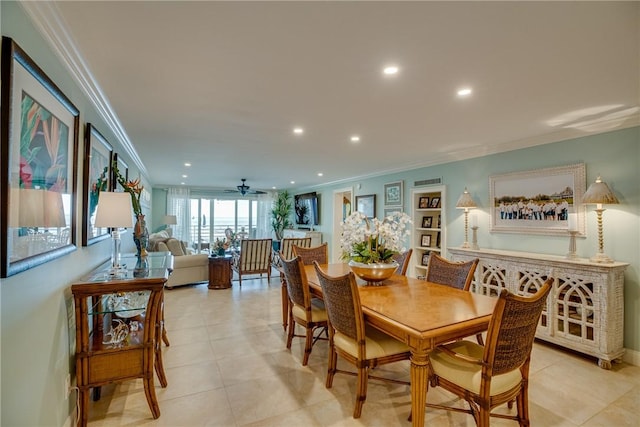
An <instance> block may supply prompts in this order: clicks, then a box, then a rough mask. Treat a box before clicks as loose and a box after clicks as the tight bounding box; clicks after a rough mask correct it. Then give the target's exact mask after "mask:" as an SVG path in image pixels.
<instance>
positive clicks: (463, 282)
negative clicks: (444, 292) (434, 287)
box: [427, 252, 479, 291]
mask: <svg viewBox="0 0 640 427" xmlns="http://www.w3.org/2000/svg"><path fill="white" fill-rule="evenodd" d="M478 262H479V259H478V258H476V259H474V260H471V261H466V262H451V261H449V260H447V259H445V258H443V257H441V256H440V255H438V254H436V253H434V252H431V254H430V255H429V264H428V266H427V281H428V282H434V283H439V284H441V285H447V286H451V287H454V288H457V289H463V290H465V291H468V290H469V287H470V286H471V281H472V280H473V273H475V271H476V266H477V265H478Z"/></svg>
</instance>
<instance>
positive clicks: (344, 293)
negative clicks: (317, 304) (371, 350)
mask: <svg viewBox="0 0 640 427" xmlns="http://www.w3.org/2000/svg"><path fill="white" fill-rule="evenodd" d="M313 264H314V266H315V269H316V273H317V275H318V281H319V282H320V287H321V288H322V299H323V300H324V305H325V308H326V310H327V317H328V318H329V323H330V324H331V326H332V327H333V328H334V329H335V330H336V331H338V332H339V333H341V334H343V335H345V336H347V337H349V338H352V339H354V340H356V341H359V340H360V339H364V320H363V316H362V307H361V306H360V294H359V293H358V285H357V284H356V278H355V276H354V275H353V272H349V273H347V274H345V275H343V276H336V277H333V276H328V275H327V274H326V273H325V272H324V271H322V269H321V268H320V266H319V265H318V262H314V263H313Z"/></svg>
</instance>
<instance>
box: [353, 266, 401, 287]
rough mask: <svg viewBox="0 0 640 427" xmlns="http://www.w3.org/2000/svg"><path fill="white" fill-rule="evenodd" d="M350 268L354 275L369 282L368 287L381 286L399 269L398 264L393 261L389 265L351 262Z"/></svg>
mask: <svg viewBox="0 0 640 427" xmlns="http://www.w3.org/2000/svg"><path fill="white" fill-rule="evenodd" d="M349 267H351V271H353V274H355V275H356V276H358V277H359V278H361V279H362V280H364V281H365V282H367V284H368V285H380V284H381V283H380V282H382V281H383V280H386V279H388V278H389V277H391V276H393V273H395V272H396V270H397V269H398V263H397V262H395V261H393V262H391V263H388V264H381V263H373V264H363V263H361V262H355V261H349Z"/></svg>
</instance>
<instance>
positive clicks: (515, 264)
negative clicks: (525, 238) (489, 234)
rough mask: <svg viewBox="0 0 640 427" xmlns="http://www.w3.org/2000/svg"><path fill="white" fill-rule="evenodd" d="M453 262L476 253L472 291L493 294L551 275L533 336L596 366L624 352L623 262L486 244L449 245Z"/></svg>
mask: <svg viewBox="0 0 640 427" xmlns="http://www.w3.org/2000/svg"><path fill="white" fill-rule="evenodd" d="M449 253H450V254H451V257H452V259H453V260H455V261H467V260H470V259H474V258H479V259H480V262H479V263H478V267H477V269H476V273H475V277H474V281H473V283H472V288H471V289H472V291H474V292H477V293H480V294H484V295H493V296H496V295H498V293H499V292H500V291H501V290H502V289H503V288H506V289H508V290H509V291H511V292H513V293H516V294H519V295H527V294H533V293H535V292H536V291H537V290H538V289H539V288H540V287H541V286H542V284H543V283H544V282H545V281H546V280H547V278H549V277H552V278H553V279H554V282H553V288H552V290H551V293H550V294H549V298H548V301H547V307H546V308H545V310H544V311H543V313H542V317H541V318H540V324H539V325H538V330H537V333H536V337H537V338H539V339H541V340H544V341H549V342H552V343H555V344H558V345H560V346H563V347H566V348H570V349H572V350H576V351H578V352H581V353H585V354H589V355H591V356H595V357H597V358H598V365H599V366H600V367H601V368H604V369H610V368H611V362H612V361H613V360H616V359H619V358H620V357H621V356H622V354H623V353H624V346H623V339H624V270H625V269H626V268H627V266H628V264H625V263H621V262H614V263H610V264H595V263H592V262H589V260H587V259H576V260H569V259H566V258H563V257H560V256H553V255H541V254H534V253H527V252H516V251H499V250H491V249H480V250H473V249H462V248H450V249H449Z"/></svg>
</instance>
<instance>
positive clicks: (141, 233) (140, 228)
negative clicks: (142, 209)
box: [133, 214, 149, 257]
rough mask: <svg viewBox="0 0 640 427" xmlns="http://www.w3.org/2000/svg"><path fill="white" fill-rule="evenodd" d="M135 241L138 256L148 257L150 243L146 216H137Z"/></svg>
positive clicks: (134, 229)
mask: <svg viewBox="0 0 640 427" xmlns="http://www.w3.org/2000/svg"><path fill="white" fill-rule="evenodd" d="M133 241H134V242H135V244H136V251H137V252H136V255H137V256H139V257H141V256H147V243H149V230H147V222H146V221H145V219H144V215H142V214H140V215H136V224H135V226H134V227H133Z"/></svg>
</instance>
